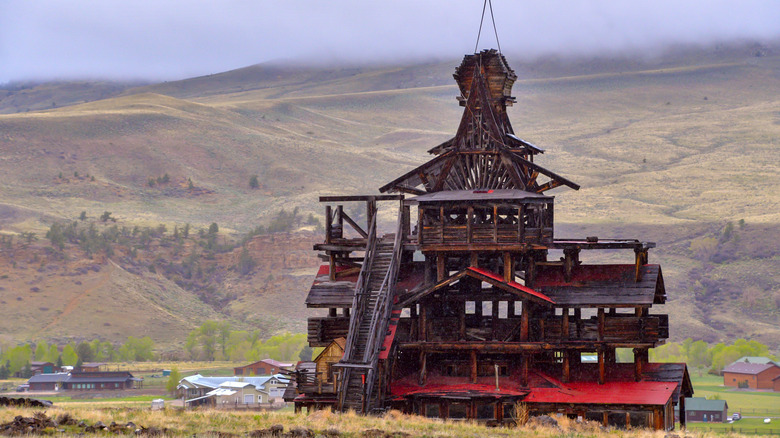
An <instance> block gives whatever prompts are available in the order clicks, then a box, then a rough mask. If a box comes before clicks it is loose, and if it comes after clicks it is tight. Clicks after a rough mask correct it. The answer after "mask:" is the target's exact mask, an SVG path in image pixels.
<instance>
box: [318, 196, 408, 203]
mask: <svg viewBox="0 0 780 438" xmlns="http://www.w3.org/2000/svg"><path fill="white" fill-rule="evenodd" d="M403 199H404V195H348V196H320V202H350V201H369V200H373V201H400V200H403Z"/></svg>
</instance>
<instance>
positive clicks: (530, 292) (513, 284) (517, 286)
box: [467, 267, 555, 304]
mask: <svg viewBox="0 0 780 438" xmlns="http://www.w3.org/2000/svg"><path fill="white" fill-rule="evenodd" d="M467 269H468V270H469V271H472V272H476V273H478V274H481V275H484V276H485V277H489V278H491V279H493V280H494V281H496V282H499V283H503V284H505V285H507V286H509V287H511V288H513V289H516V290H518V291H520V292H523V293H526V294H528V295H532V296H534V297H536V298H539V299H542V300H544V301H547V302H549V303H551V304H555V301H553V300H552V299H551V298H550V297H548V296H547V295H545V294H543V293H541V292H537V291H535V290H533V289H531V288H530V287H526V286H523V285H522V284H520V283H518V282H516V281H508V282H507V281H504V278H503V277H501V276H500V275H498V274H495V273H493V272H490V271H488V270H487V269H482V268H475V267H469V268H467Z"/></svg>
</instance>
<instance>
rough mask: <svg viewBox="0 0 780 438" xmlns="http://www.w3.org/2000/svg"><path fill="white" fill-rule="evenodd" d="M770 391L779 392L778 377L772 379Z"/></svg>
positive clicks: (779, 378) (779, 379)
mask: <svg viewBox="0 0 780 438" xmlns="http://www.w3.org/2000/svg"><path fill="white" fill-rule="evenodd" d="M772 391H775V392H780V376H777V377H775V378H774V379H772Z"/></svg>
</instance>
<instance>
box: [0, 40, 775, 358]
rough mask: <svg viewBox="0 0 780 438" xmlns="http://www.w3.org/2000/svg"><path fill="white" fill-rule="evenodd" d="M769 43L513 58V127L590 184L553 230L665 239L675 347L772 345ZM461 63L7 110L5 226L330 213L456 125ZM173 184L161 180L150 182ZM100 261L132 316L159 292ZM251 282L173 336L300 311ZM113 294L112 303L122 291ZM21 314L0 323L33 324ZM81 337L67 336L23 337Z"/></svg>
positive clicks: (286, 74)
mask: <svg viewBox="0 0 780 438" xmlns="http://www.w3.org/2000/svg"><path fill="white" fill-rule="evenodd" d="M773 50H774V49H773V48H763V49H762V50H761V51H760V52H756V50H755V48H754V47H752V46H749V47H744V46H735V47H734V48H718V49H706V50H703V49H695V50H694V49H686V50H680V51H678V52H675V53H674V55H673V56H670V57H668V58H664V59H660V60H655V61H652V62H650V61H641V60H631V59H617V60H616V59H612V60H598V59H596V60H579V61H577V62H565V61H560V60H537V61H535V62H533V63H532V62H527V63H525V64H515V63H513V59H512V57H511V56H509V57H508V59H509V62H510V64H511V65H514V66H515V70H516V71H517V73H518V76H519V77H520V78H521V79H520V80H518V82H517V83H516V85H515V91H514V95H516V96H517V97H518V104H517V105H516V106H514V107H513V108H512V109H511V111H510V118H511V120H512V122H513V125H514V128H515V131H516V132H517V133H518V135H519V136H520V137H522V138H524V139H526V140H528V141H531V142H533V143H535V144H537V145H539V146H541V147H543V148H545V149H546V150H547V153H546V154H544V155H542V156H540V157H539V158H538V160H537V162H538V163H539V164H541V165H543V166H545V167H547V168H549V169H552V170H553V171H555V172H557V173H559V174H562V175H565V176H566V177H568V178H570V179H572V180H574V181H576V182H577V183H579V184H581V185H582V189H581V190H579V191H576V192H575V191H567V190H566V189H558V190H556V191H555V192H554V193H553V194H555V195H556V197H557V200H556V203H557V207H556V220H557V222H558V225H559V229H558V231H557V234H558V235H559V236H563V235H572V234H575V235H578V236H579V235H594V234H598V235H599V236H602V237H640V238H642V239H645V240H655V241H657V242H658V243H659V248H658V249H657V250H655V251H654V252H653V253H652V254H651V258H654V259H655V260H656V261H660V262H661V263H662V264H663V266H664V271H665V272H664V274H665V277H666V283H667V287H668V290H669V295H670V296H671V297H672V300H673V301H672V303H673V305H671V306H667V307H669V308H668V309H667V311H669V312H670V313H671V315H672V323H671V326H672V328H673V333H672V335H673V337H674V338H676V339H679V338H684V337H687V336H695V337H703V338H705V339H708V340H717V339H722V338H725V337H731V336H736V335H739V336H752V337H754V338H758V339H761V340H764V341H767V342H770V343H773V344H774V345H775V346H777V344H778V342H780V341H778V339H780V336H779V335H780V329H778V328H777V327H778V322H780V321H779V320H778V308H780V295H779V294H780V293H779V292H778V289H780V278H778V277H777V275H776V274H775V272H777V269H774V268H773V267H777V265H778V256H779V255H778V250H777V249H776V248H775V247H773V246H772V245H767V244H765V242H768V241H772V240H774V241H776V240H777V239H778V238H780V231H778V230H780V227H778V223H780V191H778V190H777V186H778V183H780V178H778V176H777V175H778V170H780V154H778V153H777V148H778V144H777V143H778V132H780V127H779V126H780V101H779V100H778V99H777V96H778V95H780V73H779V72H780V55H778V54H777V51H776V50H774V51H773ZM756 54H760V55H762V56H756ZM457 64H458V60H453V61H451V62H442V63H435V64H430V65H408V66H377V67H355V68H345V69H324V68H323V69H315V68H298V67H274V66H254V67H249V68H246V69H241V70H236V71H233V72H226V73H223V74H219V75H211V76H207V77H202V78H194V79H189V80H185V81H178V82H169V83H165V84H157V85H150V86H144V87H139V88H130V89H125V90H124V91H121V93H122V95H121V96H117V97H112V98H108V99H103V100H95V101H91V102H86V103H80V104H77V105H71V106H67V107H62V106H60V107H58V108H54V109H49V110H45V111H34V112H28V113H17V114H6V115H0V151H2V152H0V175H2V176H0V186H1V187H2V191H0V227H2V228H0V230H2V232H5V233H6V234H14V233H19V232H23V231H32V232H36V233H37V235H38V236H42V235H43V234H44V233H45V231H46V230H47V229H48V228H49V226H50V225H51V223H52V222H54V221H58V220H74V219H75V218H77V217H78V216H79V214H80V212H81V211H86V212H87V214H88V215H89V216H90V217H95V216H99V215H100V214H101V213H102V212H104V211H110V212H112V214H113V217H115V218H117V219H118V220H119V221H120V223H123V224H131V225H132V224H136V225H141V226H144V225H149V226H156V225H157V224H159V223H163V224H166V225H167V226H168V230H171V229H173V226H174V225H179V226H182V225H183V224H184V223H191V224H193V226H195V227H197V228H201V227H206V226H208V224H209V223H211V222H217V223H218V224H219V225H220V229H221V230H222V231H223V232H227V233H231V232H245V231H248V230H250V229H252V228H253V227H255V226H257V225H259V224H264V223H266V222H267V221H268V220H269V219H270V218H271V217H272V216H273V215H274V214H275V213H276V212H278V211H279V210H280V209H281V208H287V209H288V210H289V209H292V208H293V207H299V208H300V209H301V212H302V214H308V213H314V214H316V215H318V216H319V215H321V210H320V206H318V205H317V202H316V200H317V196H318V195H322V194H333V193H343V194H349V193H375V192H376V188H377V187H379V186H380V185H382V184H383V183H385V182H387V181H389V180H390V179H392V178H394V177H396V176H398V175H399V174H401V173H403V172H405V171H408V170H409V169H411V168H412V167H413V166H415V165H417V164H420V163H422V162H424V161H425V160H427V159H428V156H427V154H425V151H426V150H427V149H429V148H430V147H432V146H435V145H436V144H438V143H440V142H441V141H444V140H446V139H448V138H449V137H451V136H452V135H453V133H454V131H455V129H456V127H457V123H458V121H459V118H460V112H461V108H460V107H459V106H458V105H457V104H456V103H455V99H454V96H455V94H456V93H457V88H456V86H455V85H454V82H453V81H452V80H451V76H450V74H451V72H452V71H453V69H454V67H455V66H456V65H457ZM72 101H74V102H75V101H77V100H76V99H72ZM165 174H167V175H169V178H170V182H169V183H166V184H154V185H152V184H150V179H155V178H158V177H160V176H162V175H165ZM252 175H258V177H259V181H260V188H259V189H257V190H252V189H250V188H249V186H248V181H249V179H250V177H251V176H252ZM393 216H394V214H393V213H392V212H390V211H388V212H387V213H386V215H385V216H384V218H385V219H386V220H387V222H388V223H389V222H390V221H392V217H393ZM740 220H744V223H745V225H744V226H742V227H737V231H736V232H735V233H732V234H729V236H728V237H724V227H725V226H726V222H728V221H731V222H732V223H733V224H734V225H736V224H738V223H739V221H740ZM570 233H571V234H570ZM734 236H736V237H734ZM280 238H281V237H280ZM310 239H312V240H314V239H316V237H311V238H310ZM735 239H736V241H735ZM17 241H18V238H17ZM45 244H46V242H45V241H39V242H38V243H37V244H36V245H37V246H38V247H41V248H43V247H45ZM702 248H704V249H702ZM257 256H258V257H260V256H261V254H260V253H258V254H257ZM306 264H307V265H314V264H316V261H309V262H306ZM118 265H119V266H122V264H121V263H118ZM100 266H101V271H100V275H103V276H108V280H107V281H112V282H115V283H116V282H119V283H122V285H125V286H123V287H126V288H128V289H121V290H127V292H126V293H123V295H124V296H127V297H132V296H135V297H136V298H133V300H134V301H133V303H136V302H137V303H136V304H137V305H138V306H139V308H143V306H146V305H147V304H144V303H145V302H149V300H150V298H149V297H150V296H152V295H154V294H155V293H157V292H153V290H156V289H154V288H150V287H147V286H145V285H148V283H149V282H152V283H153V281H152V279H150V278H148V277H147V276H137V275H135V274H126V273H123V272H122V271H121V270H118V269H117V268H111V266H112V265H111V262H110V261H108V260H106V261H104V262H102V264H101V265H100ZM269 266H270V265H269ZM112 269H114V270H113V271H112ZM257 269H258V270H257V272H256V273H255V274H254V276H255V279H254V280H251V281H247V280H246V279H241V278H236V279H235V281H236V283H231V284H227V283H225V284H224V285H223V286H222V288H223V289H224V290H220V291H218V294H219V295H220V296H229V297H230V299H229V301H228V302H227V304H226V305H225V306H224V307H220V308H218V309H215V308H214V307H213V306H211V307H209V306H208V305H207V306H206V308H202V310H198V311H194V312H195V313H193V315H191V316H182V315H183V314H185V313H187V310H185V309H174V310H170V312H172V315H169V316H168V317H166V318H162V319H163V320H168V321H185V320H186V321H187V323H181V324H179V326H180V327H181V328H179V329H176V330H179V331H176V330H173V331H169V333H171V334H172V335H171V336H170V337H169V339H171V341H173V340H174V338H178V336H179V335H178V333H182V332H183V331H185V330H186V327H189V326H188V325H187V324H188V323H191V322H197V321H195V320H199V319H202V318H207V317H212V316H213V317H218V318H232V319H233V320H235V321H237V323H244V324H266V325H268V326H273V325H274V324H277V323H276V322H273V321H270V320H264V319H263V318H264V317H263V315H264V314H265V313H264V312H265V311H264V310H262V309H261V308H262V305H263V303H266V304H267V303H276V304H279V303H289V301H286V300H285V299H284V298H273V299H271V298H269V297H271V296H274V295H275V296H278V297H284V296H287V295H288V294H294V296H296V297H302V294H303V293H304V292H302V288H305V283H306V282H307V279H308V277H306V276H303V277H302V278H301V279H299V280H290V279H288V280H285V281H279V280H278V279H279V278H280V277H279V276H277V275H274V274H273V271H274V269H273V268H271V267H267V266H264V265H263V264H261V266H259V267H258V268H257ZM289 269H292V270H293V271H294V268H292V267H291V268H289ZM105 272H111V275H108V274H105ZM291 272H292V271H291ZM296 272H299V271H296ZM20 275H22V274H21V273H20ZM25 275H26V274H25ZM29 275H33V274H32V273H29ZM133 275H135V276H133ZM269 275H271V276H272V278H276V280H274V281H271V282H270V283H272V284H274V287H272V288H271V289H274V290H273V291H270V290H269V292H268V293H267V294H263V296H265V297H266V298H264V300H265V299H268V300H270V301H263V300H260V301H258V296H260V295H259V294H258V293H257V287H258V285H260V284H263V283H262V281H260V280H259V279H268V278H269ZM311 275H313V271H312V272H311ZM22 276H24V275H22ZM128 276H130V277H132V278H133V281H130V277H128ZM25 278H26V277H25ZM3 281H5V280H0V286H1V287H5V288H6V289H5V291H9V290H11V289H13V294H15V295H19V296H21V297H22V299H23V300H31V301H32V303H31V304H30V306H29V307H27V308H28V309H35V308H40V307H50V308H52V309H56V310H54V311H55V312H61V313H60V314H62V313H65V311H66V307H67V301H65V300H63V301H62V302H61V303H60V304H57V305H56V307H51V306H46V305H43V304H40V302H42V301H45V300H43V299H39V298H36V297H37V295H34V294H31V293H29V292H28V291H27V290H25V287H27V286H19V285H16V284H15V285H12V286H8V285H4V284H3ZM95 281H98V280H97V279H95ZM115 283H111V284H114V286H112V290H120V289H119V286H117V285H116V284H115ZM241 284H243V286H239V287H236V285H241ZM250 285H252V286H250ZM82 286H83V287H82V288H76V289H74V291H73V292H72V293H73V294H76V295H74V296H78V294H83V293H85V291H86V290H87V289H88V286H87V282H86V281H82ZM231 288H232V289H231ZM228 289H231V290H234V291H235V292H231V293H227V292H226V290H228ZM746 290H747V292H745V291H746ZM132 291H143V292H142V293H141V294H140V295H138V296H136V295H134V292H132ZM185 292H186V291H179V292H178V293H182V294H183V293H185ZM192 300H200V301H203V300H202V297H192V296H191V295H190V298H188V299H187V300H185V301H187V302H189V303H190V305H191V306H193V307H192V309H195V308H198V309H201V307H198V306H199V305H198V304H197V303H195V302H194V301H192ZM296 300H298V301H296V306H285V307H283V310H282V311H283V312H284V314H285V318H286V319H288V320H289V321H298V322H297V323H294V324H292V325H288V324H287V323H284V324H282V326H284V327H288V328H289V327H292V328H294V329H301V328H302V321H303V318H304V315H303V303H302V299H298V298H296ZM133 303H131V302H126V303H124V304H125V305H127V306H130V307H132V306H133V305H134V304H133ZM52 306H54V305H52ZM150 309H151V308H150ZM149 312H152V313H154V312H153V311H152V310H149ZM212 312H216V313H212ZM24 313H25V312H22V311H21V310H19V311H18V312H10V313H9V314H8V315H6V316H7V317H9V318H12V319H13V318H16V316H14V315H18V318H20V320H21V319H22V318H34V317H33V316H30V315H29V314H27V315H24ZM62 319H63V318H60V320H62ZM262 321H264V322H262ZM745 321H747V322H745ZM148 324H151V325H155V324H157V326H156V327H157V328H158V329H160V332H164V331H166V330H167V329H164V328H163V327H162V326H160V325H159V323H155V322H154V321H151V320H150V321H149V322H148ZM148 324H147V326H148ZM177 324H178V323H177ZM132 329H133V328H132V327H131V325H128V326H127V328H126V330H132ZM83 330H86V329H85V328H83V327H80V326H77V325H74V326H72V327H70V328H68V329H67V330H65V329H63V328H61V327H59V326H57V323H55V324H53V325H47V326H44V327H43V328H39V329H38V330H37V331H35V330H32V331H29V330H28V331H18V332H13V333H14V335H13V336H14V337H15V338H18V339H28V338H32V337H35V336H44V337H54V336H63V337H67V336H78V335H79V334H80V333H82V331H83ZM91 330H94V331H93V332H90V333H94V334H95V336H110V335H111V334H112V333H113V332H114V331H117V330H115V329H112V328H106V329H100V328H92V329H91ZM123 330H125V329H123ZM173 333H176V335H175V336H174V335H173ZM128 334H132V333H128ZM90 336H91V335H90ZM178 339H180V338H178Z"/></svg>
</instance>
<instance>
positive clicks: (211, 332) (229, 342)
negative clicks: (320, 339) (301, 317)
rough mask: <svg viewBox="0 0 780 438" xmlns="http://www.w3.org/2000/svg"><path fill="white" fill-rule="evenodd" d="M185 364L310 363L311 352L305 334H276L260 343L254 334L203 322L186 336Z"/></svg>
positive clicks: (253, 332) (220, 322)
mask: <svg viewBox="0 0 780 438" xmlns="http://www.w3.org/2000/svg"><path fill="white" fill-rule="evenodd" d="M184 350H185V353H186V357H187V358H188V359H189V360H206V361H213V360H229V361H234V362H238V361H250V362H256V361H258V360H261V359H268V358H270V359H274V360H278V361H281V362H297V361H299V360H311V358H312V355H313V354H314V350H313V349H312V348H311V347H309V344H308V342H307V340H306V335H305V334H302V333H300V334H290V333H285V334H280V335H275V336H271V337H270V338H268V339H265V340H263V339H261V333H260V331H258V330H255V331H251V332H250V331H245V330H232V328H231V325H230V323H229V322H225V321H206V322H204V323H203V324H202V325H201V326H200V327H198V328H197V329H195V330H193V331H192V332H190V334H189V336H187V341H186V343H185V346H184Z"/></svg>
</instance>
